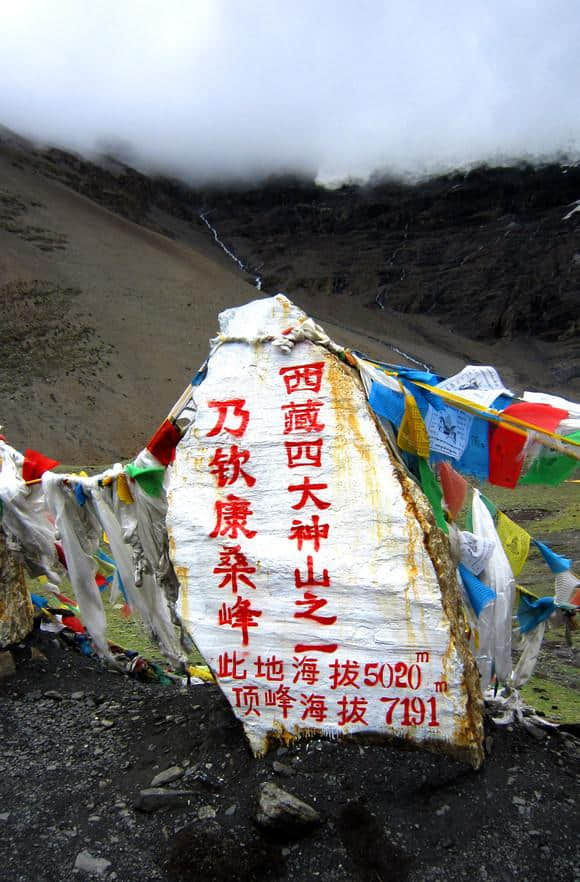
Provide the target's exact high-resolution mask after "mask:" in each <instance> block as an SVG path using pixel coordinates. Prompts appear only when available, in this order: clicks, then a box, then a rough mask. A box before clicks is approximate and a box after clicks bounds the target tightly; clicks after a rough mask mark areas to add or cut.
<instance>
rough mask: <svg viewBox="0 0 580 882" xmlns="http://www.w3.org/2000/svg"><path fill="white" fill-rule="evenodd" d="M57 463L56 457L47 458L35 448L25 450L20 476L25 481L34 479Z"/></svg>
mask: <svg viewBox="0 0 580 882" xmlns="http://www.w3.org/2000/svg"><path fill="white" fill-rule="evenodd" d="M57 465H59V462H58V460H57V459H49V457H48V456H44V455H43V454H42V453H38V451H37V450H27V451H26V452H25V454H24V462H23V463H22V477H23V478H24V480H25V481H36V480H38V478H42V476H43V475H44V473H45V472H49V471H50V470H51V469H53V468H54V467H55V466H57Z"/></svg>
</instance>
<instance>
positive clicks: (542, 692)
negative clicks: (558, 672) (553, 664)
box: [521, 677, 580, 723]
mask: <svg viewBox="0 0 580 882" xmlns="http://www.w3.org/2000/svg"><path fill="white" fill-rule="evenodd" d="M521 694H522V698H523V700H524V702H525V703H526V704H530V705H532V707H535V708H536V710H537V711H538V712H539V713H542V714H543V715H544V716H545V717H546V718H547V719H549V720H553V721H554V722H555V723H577V722H578V721H579V720H580V695H579V693H578V692H577V691H576V690H575V689H569V688H568V687H567V686H562V684H560V683H556V682H555V681H553V680H546V679H544V678H543V677H532V679H531V680H530V682H529V683H527V684H526V685H525V686H523V687H522V690H521Z"/></svg>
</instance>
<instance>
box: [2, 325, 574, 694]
mask: <svg viewBox="0 0 580 882" xmlns="http://www.w3.org/2000/svg"><path fill="white" fill-rule="evenodd" d="M268 339H269V340H270V338H268ZM302 340H310V341H311V342H314V343H316V344H318V345H321V346H325V347H326V348H328V349H329V350H330V351H331V352H333V353H334V354H335V355H337V356H338V357H339V358H341V359H342V360H343V361H344V362H345V363H347V364H348V365H350V366H351V367H353V368H355V369H356V370H357V371H358V372H359V375H360V378H361V380H362V383H363V385H364V388H365V390H366V393H367V398H368V401H369V405H370V407H371V408H372V410H373V411H374V413H375V415H376V416H377V418H378V420H379V422H380V423H381V425H382V426H383V429H384V432H385V437H386V439H387V441H388V442H389V443H390V445H391V449H392V450H393V452H394V453H395V455H397V456H398V457H399V458H400V460H401V461H402V462H403V464H404V465H405V467H406V468H407V469H408V470H409V471H410V472H411V473H412V474H413V475H414V476H415V478H416V479H417V481H418V482H419V484H420V485H421V487H422V489H423V491H424V493H425V495H426V497H427V499H428V500H429V502H430V504H431V507H432V509H433V514H434V518H435V521H436V523H437V525H438V526H439V528H440V529H441V530H443V531H444V532H445V533H446V534H447V535H448V537H449V542H450V548H451V552H452V555H453V557H454V559H455V561H456V563H457V571H458V584H459V585H460V586H461V590H462V592H463V599H464V607H465V611H466V616H467V620H468V622H469V625H470V633H471V638H470V639H471V644H472V649H473V652H474V655H475V658H476V660H477V662H478V665H479V669H480V674H481V680H482V686H483V688H484V689H485V688H486V687H487V686H488V685H489V684H490V683H492V682H495V683H496V684H497V683H504V684H510V685H512V686H513V687H517V686H519V685H522V683H523V682H525V681H526V679H528V678H529V676H531V672H532V670H533V666H534V664H535V661H536V659H537V655H538V652H539V647H540V645H541V639H542V636H543V629H544V627H545V623H546V621H547V620H548V619H549V618H550V617H551V616H553V615H554V614H556V613H558V612H559V613H560V614H561V613H564V614H566V615H568V616H570V617H571V616H572V615H573V613H574V612H575V610H576V608H577V607H578V605H579V604H580V590H579V588H580V581H579V580H578V579H577V577H576V576H575V575H574V573H573V572H572V570H571V561H569V560H568V559H566V558H563V557H561V556H560V555H558V554H556V553H555V552H554V551H553V550H552V549H550V548H549V547H548V546H546V545H545V544H544V543H542V542H540V541H539V540H537V539H534V538H532V537H531V536H530V535H529V534H528V533H527V531H525V530H523V529H522V528H521V527H519V526H518V525H517V524H515V522H513V521H512V520H511V519H510V518H508V517H507V515H505V514H504V513H503V512H501V511H499V510H498V509H497V508H496V507H495V506H494V505H493V503H492V502H491V501H490V500H489V499H487V497H486V496H484V495H483V494H481V493H480V492H479V491H478V490H476V489H475V490H474V491H473V497H472V505H471V510H470V512H469V514H468V518H467V524H466V529H465V530H459V529H458V527H457V525H456V519H457V517H458V515H459V513H460V511H461V510H462V508H463V506H464V505H465V501H466V499H467V495H468V491H469V484H468V481H467V480H466V477H468V478H475V479H477V480H479V481H487V482H489V484H491V485H495V486H499V487H508V488H511V489H513V488H515V487H516V486H520V485H526V484H528V485H529V484H547V485H550V486H557V485H558V484H559V483H561V482H562V481H565V480H573V479H574V475H575V474H577V469H578V467H579V466H580V405H578V404H575V403H574V402H571V401H567V400H565V399H562V398H557V397H555V396H549V395H544V394H542V393H534V392H524V394H523V396H522V398H521V399H516V397H515V396H514V394H513V393H512V392H511V391H510V390H509V389H507V388H506V387H505V386H504V384H503V382H502V380H501V378H500V376H499V374H498V373H497V371H496V370H495V368H493V367H491V366H479V365H477V366H473V365H468V366H466V367H465V368H464V369H463V370H462V371H460V372H459V373H458V374H456V375H455V376H454V377H450V378H447V379H446V378H443V377H440V376H438V375H436V374H434V373H432V372H430V371H419V370H414V369H409V368H404V367H401V366H398V365H390V364H385V363H379V362H376V361H371V360H369V359H367V358H365V357H364V356H363V355H361V354H360V353H358V352H351V351H349V350H346V349H344V348H342V347H340V346H338V345H337V344H335V343H333V341H331V340H330V338H328V336H327V335H326V334H325V333H324V331H323V330H322V329H321V328H319V326H318V325H315V324H314V322H312V320H311V319H306V320H305V321H304V322H303V323H302V324H300V326H299V327H296V328H289V329H287V330H286V331H285V332H283V334H282V336H281V337H280V338H271V340H270V342H272V344H273V345H274V346H279V347H280V349H281V350H283V351H288V350H289V349H290V348H291V347H292V346H293V345H294V344H295V343H296V342H300V341H302ZM223 342H226V341H225V340H223V339H221V338H216V340H215V341H213V342H212V345H213V349H212V352H211V353H210V358H211V354H212V353H213V351H215V349H216V348H217V346H219V345H221V344H222V343H223ZM206 371H207V362H206V364H205V365H204V366H203V367H202V368H201V370H200V371H198V373H197V374H196V376H195V377H194V379H193V381H192V384H191V386H189V387H188V388H187V389H186V390H185V392H184V394H183V395H182V396H181V398H180V399H179V401H178V403H177V404H176V406H175V407H174V408H173V410H172V412H171V413H170V415H169V416H168V418H167V419H166V420H165V421H164V422H163V423H162V425H161V426H160V427H159V429H158V430H157V431H156V433H155V434H154V436H153V438H152V439H151V441H150V442H149V444H148V445H147V447H146V448H145V449H144V450H143V451H141V452H140V453H139V455H138V456H137V457H135V459H134V460H133V461H132V462H130V463H128V464H126V465H121V464H116V465H114V466H112V467H111V468H110V469H107V470H106V471H104V472H103V473H101V474H99V475H93V476H88V475H86V474H85V473H83V472H79V473H77V474H66V475H65V474H59V473H57V472H55V471H54V470H55V469H56V468H57V467H58V465H59V463H58V462H57V461H55V460H52V459H50V458H48V457H46V456H44V455H42V454H40V453H38V452H36V451H33V450H26V451H25V453H24V454H21V453H19V452H18V451H16V450H15V449H14V448H12V447H11V446H10V445H9V444H8V443H7V442H6V441H5V440H0V457H1V459H2V469H1V470H0V506H1V507H0V517H1V521H0V523H1V526H2V529H3V530H4V532H5V533H6V534H7V536H8V537H9V539H10V541H11V542H12V545H13V547H15V548H18V549H19V550H20V551H21V552H22V554H23V556H24V559H25V561H26V563H27V565H28V568H29V570H30V572H31V573H32V574H33V575H44V576H45V577H46V579H47V586H48V587H49V588H50V589H51V590H52V591H53V593H54V594H55V596H57V598H59V599H60V600H61V602H64V601H62V597H64V595H62V592H61V591H60V590H59V586H60V583H61V581H62V572H63V568H64V570H66V572H67V573H68V576H69V579H70V581H71V584H72V585H73V589H74V591H75V596H76V599H77V604H78V613H79V617H80V619H81V620H82V622H83V623H84V624H85V625H86V627H87V629H88V631H89V633H90V635H91V638H92V641H93V644H94V646H95V648H96V650H97V651H98V652H99V653H100V654H102V655H105V656H107V655H108V656H110V650H109V647H108V644H107V641H106V637H105V629H106V620H105V614H104V609H103V604H102V600H101V591H102V590H104V589H105V588H108V589H109V590H110V591H111V594H112V597H113V598H118V597H120V598H122V601H123V605H124V608H125V609H126V610H131V611H136V612H138V613H139V614H140V616H141V618H142V620H143V621H144V623H145V626H146V628H147V630H148V631H149V632H150V634H151V636H152V637H153V638H154V639H156V640H157V642H158V643H159V645H160V647H161V648H162V650H163V651H164V653H165V654H166V655H167V657H168V658H169V659H170V660H171V661H172V663H173V664H174V666H176V667H177V668H180V669H182V670H184V669H185V666H186V654H187V651H188V649H189V648H190V646H191V644H190V643H189V642H188V636H187V634H186V633H185V630H184V629H183V627H182V625H181V622H180V619H179V615H178V613H177V610H176V600H177V591H178V583H177V579H176V576H175V573H174V571H173V567H172V565H171V561H170V557H169V543H168V537H167V531H166V527H165V515H166V509H167V499H166V487H167V482H168V473H167V469H168V466H170V464H171V462H172V461H173V459H174V456H175V449H176V446H177V444H178V443H179V441H180V439H181V437H182V433H183V431H184V425H185V424H186V423H187V422H188V421H191V419H192V418H193V416H194V414H195V388H196V386H197V385H199V383H201V382H203V379H204V376H205V372H206ZM103 536H104V537H105V538H106V542H104V541H103ZM104 545H105V546H106V548H107V550H106V551H105V550H104V547H103V546H104ZM532 545H533V546H534V547H536V548H537V549H538V550H539V551H540V553H541V554H542V556H543V558H544V560H545V562H546V564H547V565H548V567H549V568H550V570H551V571H552V573H554V576H555V591H554V596H553V597H548V598H538V597H535V596H534V595H532V594H531V593H530V592H528V591H526V590H525V589H524V588H522V587H521V586H519V585H517V584H516V581H515V580H516V578H518V577H519V575H520V573H521V571H522V569H523V567H524V565H525V562H526V560H527V558H528V555H529V552H530V548H531V546H532ZM516 594H517V595H518V597H519V601H518V608H517V621H518V626H519V632H520V635H521V637H522V641H523V651H522V654H521V656H520V659H519V662H518V664H517V665H516V668H515V669H513V666H512V654H511V649H512V645H511V641H512V615H513V607H514V601H515V597H516ZM176 627H177V629H178V630H179V633H180V641H177V639H176V636H175V628H176Z"/></svg>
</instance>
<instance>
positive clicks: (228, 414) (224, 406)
mask: <svg viewBox="0 0 580 882" xmlns="http://www.w3.org/2000/svg"><path fill="white" fill-rule="evenodd" d="M245 403H246V402H245V399H244V398H230V399H229V400H228V401H208V403H207V404H208V407H215V409H216V410H217V420H216V424H215V426H214V427H213V429H211V430H210V431H209V432H208V433H207V437H208V438H212V437H213V436H214V435H219V434H220V432H228V434H230V435H233V436H234V438H241V437H242V435H243V434H244V432H245V431H246V429H247V428H248V422H249V421H250V411H249V410H246V409H245V407H244V404H245Z"/></svg>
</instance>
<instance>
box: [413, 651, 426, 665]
mask: <svg viewBox="0 0 580 882" xmlns="http://www.w3.org/2000/svg"><path fill="white" fill-rule="evenodd" d="M415 661H417V662H419V663H421V662H424V663H425V664H427V663H428V661H429V653H428V652H416V653H415Z"/></svg>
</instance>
